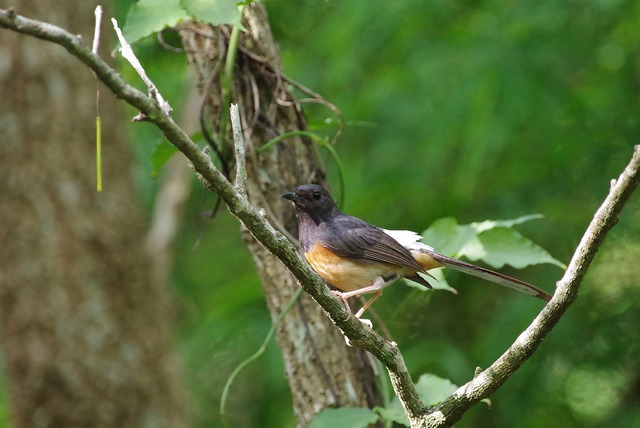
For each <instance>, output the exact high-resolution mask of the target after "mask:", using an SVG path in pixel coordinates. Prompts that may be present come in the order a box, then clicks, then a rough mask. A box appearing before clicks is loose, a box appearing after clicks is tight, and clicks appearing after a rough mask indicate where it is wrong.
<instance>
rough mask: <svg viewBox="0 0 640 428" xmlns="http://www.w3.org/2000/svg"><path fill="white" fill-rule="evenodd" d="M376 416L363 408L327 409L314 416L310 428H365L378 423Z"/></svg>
mask: <svg viewBox="0 0 640 428" xmlns="http://www.w3.org/2000/svg"><path fill="white" fill-rule="evenodd" d="M378 418H379V416H378V414H377V413H376V412H374V411H373V410H371V409H365V408H363V407H340V408H337V409H331V408H327V409H324V410H322V411H321V412H320V413H318V414H317V415H316V417H315V418H314V419H313V421H312V422H311V425H310V427H311V428H342V427H344V428H366V427H368V426H369V425H370V424H374V423H376V422H378Z"/></svg>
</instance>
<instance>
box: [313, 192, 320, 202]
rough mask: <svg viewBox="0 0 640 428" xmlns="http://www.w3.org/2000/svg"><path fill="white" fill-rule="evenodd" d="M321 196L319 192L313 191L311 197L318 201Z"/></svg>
mask: <svg viewBox="0 0 640 428" xmlns="http://www.w3.org/2000/svg"><path fill="white" fill-rule="evenodd" d="M321 197H322V195H321V194H320V192H313V199H315V200H316V201H319V200H320V198H321Z"/></svg>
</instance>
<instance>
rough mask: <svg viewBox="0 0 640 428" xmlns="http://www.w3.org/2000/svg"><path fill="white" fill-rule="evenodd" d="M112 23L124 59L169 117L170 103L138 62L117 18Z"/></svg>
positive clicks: (142, 118) (143, 118) (112, 19)
mask: <svg viewBox="0 0 640 428" xmlns="http://www.w3.org/2000/svg"><path fill="white" fill-rule="evenodd" d="M111 23H113V29H114V30H115V32H116V34H117V35H118V40H120V46H121V47H120V53H121V54H122V56H123V57H124V59H126V60H127V61H129V64H131V66H132V67H133V68H134V70H136V72H137V73H138V75H139V76H140V78H141V79H142V81H143V82H144V84H145V85H147V89H149V96H150V97H151V98H153V99H155V100H157V101H158V104H159V105H160V110H162V112H163V113H164V114H166V115H167V116H169V115H170V114H171V111H172V110H173V109H172V108H171V106H170V105H169V103H168V102H166V101H165V99H164V98H163V97H162V94H161V93H160V91H158V88H157V87H156V85H155V84H154V83H153V82H152V81H151V79H149V76H147V73H146V72H145V71H144V68H143V67H142V64H140V61H138V58H137V57H136V54H135V53H133V49H132V48H131V45H130V44H129V43H128V42H127V40H126V39H125V38H124V34H122V31H121V30H120V27H118V21H116V19H115V18H111ZM136 118H138V116H136ZM136 118H134V121H137V120H146V119H147V118H146V117H141V118H138V119H137V120H136Z"/></svg>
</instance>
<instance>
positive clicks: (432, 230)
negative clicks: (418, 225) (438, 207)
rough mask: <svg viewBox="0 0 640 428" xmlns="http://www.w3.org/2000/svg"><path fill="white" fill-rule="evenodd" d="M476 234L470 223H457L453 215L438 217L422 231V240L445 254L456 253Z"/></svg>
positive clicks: (451, 254)
mask: <svg viewBox="0 0 640 428" xmlns="http://www.w3.org/2000/svg"><path fill="white" fill-rule="evenodd" d="M476 235H477V232H476V231H475V230H474V229H473V227H471V225H459V224H458V222H457V221H456V219H455V218H453V217H444V218H441V219H438V220H436V221H434V222H433V223H431V226H429V228H428V229H427V230H425V231H424V232H422V237H423V238H424V242H426V243H427V244H428V245H431V246H432V247H433V248H434V249H435V250H436V251H437V252H439V253H442V254H444V255H447V256H453V255H455V254H457V253H458V251H460V248H462V247H463V246H464V245H465V244H466V243H467V242H469V241H470V240H471V239H473V238H474V237H475V236H476Z"/></svg>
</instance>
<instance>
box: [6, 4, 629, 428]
mask: <svg viewBox="0 0 640 428" xmlns="http://www.w3.org/2000/svg"><path fill="white" fill-rule="evenodd" d="M0 26H1V27H4V28H7V29H10V30H13V31H17V32H20V33H23V34H27V35H31V36H33V37H37V38H39V39H43V40H47V41H51V42H53V43H56V44H58V45H60V46H63V47H64V48H65V49H67V51H69V53H70V54H71V55H73V56H75V57H77V58H78V59H80V61H82V62H83V63H84V64H85V65H86V66H87V67H88V68H90V69H91V70H93V71H94V73H95V74H96V76H97V77H98V78H99V79H100V80H101V81H102V82H103V83H104V84H105V85H106V86H107V87H108V88H109V89H110V90H111V91H112V92H113V93H114V94H115V95H116V96H118V97H120V98H122V99H123V100H125V101H126V102H127V103H129V104H130V105H132V106H134V107H135V108H137V109H139V110H140V111H141V112H142V113H144V114H145V115H146V117H147V118H148V120H149V121H150V122H152V123H154V124H155V125H156V126H157V127H158V129H160V131H161V132H162V133H163V134H164V135H165V137H166V138H167V140H168V141H169V142H171V143H172V144H174V145H175V146H176V147H177V148H178V149H179V150H180V151H181V152H182V153H183V154H184V155H185V156H186V157H187V158H188V159H189V160H190V161H191V163H192V164H193V167H194V169H195V171H196V172H198V173H199V174H200V175H201V176H202V177H203V178H204V179H205V180H206V181H207V182H208V183H209V184H210V186H211V188H213V189H214V190H215V191H216V192H217V193H218V194H219V195H220V197H221V198H222V200H223V201H224V202H225V203H226V204H227V206H228V208H229V210H230V211H231V213H232V214H233V215H235V216H236V217H237V218H238V219H239V220H240V221H241V222H242V223H243V224H244V225H245V226H246V228H247V229H248V230H249V231H250V232H251V233H252V234H253V236H254V237H255V238H256V239H257V240H258V241H259V242H261V243H262V244H263V245H264V246H265V247H266V248H267V249H269V251H271V252H272V253H273V254H274V255H276V256H277V257H278V258H279V259H280V260H281V261H282V262H283V263H284V264H285V265H286V266H287V267H288V268H289V269H290V270H291V272H292V273H293V274H294V276H295V277H296V278H297V279H298V280H299V281H300V284H301V286H302V288H303V289H304V290H305V291H306V292H307V293H309V294H310V295H311V296H312V297H313V298H314V299H315V300H316V301H317V302H318V304H319V305H320V306H321V307H322V308H323V309H324V310H325V311H326V312H327V314H328V315H329V317H330V318H331V319H332V320H333V322H334V323H335V324H336V325H337V326H338V327H339V328H340V329H341V330H342V331H343V333H344V334H345V335H346V336H347V337H348V338H349V339H350V340H351V342H352V343H353V344H355V345H357V346H360V347H362V348H363V349H366V350H367V351H369V352H371V353H372V354H373V355H374V356H376V357H377V358H378V359H379V360H380V361H381V362H382V363H383V364H384V365H385V366H386V367H387V369H388V370H389V374H390V377H391V381H392V384H393V387H394V389H395V392H396V394H397V395H398V397H399V398H400V401H401V402H402V404H403V407H404V410H405V412H406V413H407V415H408V416H409V419H410V421H411V424H412V426H416V427H443V426H450V425H451V424H453V423H454V422H456V421H457V420H459V419H460V418H461V416H462V415H463V414H464V412H466V411H467V410H468V409H469V408H470V407H471V406H473V405H474V404H475V403H477V402H478V401H480V400H482V399H484V398H486V397H488V396H489V395H490V394H491V393H493V392H494V391H495V390H496V389H497V388H498V387H500V385H502V384H503V383H504V382H505V381H506V380H507V379H508V378H509V377H510V376H511V375H512V374H513V373H514V372H515V371H516V370H517V369H518V368H519V367H520V366H521V365H522V364H523V363H524V362H525V361H526V360H527V359H528V358H529V357H531V355H532V354H533V353H534V352H535V350H536V349H537V348H538V346H539V344H540V343H541V341H542V339H543V338H544V337H545V336H546V335H547V334H548V333H549V332H550V331H551V329H552V328H553V327H554V326H555V325H556V324H557V322H558V320H559V319H560V317H561V316H562V315H563V314H564V312H565V311H566V309H567V308H568V307H569V306H570V305H571V303H572V302H573V301H574V300H575V298H576V296H577V292H578V288H579V286H580V283H581V281H582V278H583V277H584V275H585V273H586V271H587V270H588V268H589V266H590V263H591V261H592V260H593V257H594V256H595V253H596V251H597V249H598V248H599V246H600V245H601V243H602V241H603V240H604V237H605V236H606V233H607V232H608V231H609V229H610V228H611V227H612V226H613V225H614V224H615V222H616V220H617V217H618V215H619V214H620V211H621V210H622V208H623V206H624V204H625V203H626V201H627V200H628V198H629V196H630V195H631V193H632V192H633V191H634V190H635V188H636V187H637V185H638V182H639V181H640V173H639V171H640V146H636V147H635V150H634V155H633V158H632V160H631V162H630V164H629V166H627V168H626V169H625V171H624V172H623V174H622V175H621V176H620V178H619V179H618V180H617V182H616V183H615V185H614V186H612V189H611V191H610V193H609V196H608V197H607V199H606V200H605V201H604V203H603V205H602V206H601V208H600V209H599V210H598V212H597V213H596V215H595V217H594V219H593V221H592V222H591V225H590V226H589V228H588V230H587V232H586V233H585V235H584V237H583V239H582V241H581V243H580V245H579V246H578V249H577V250H576V253H575V255H574V257H573V259H572V261H571V263H570V265H569V267H568V269H567V272H566V274H565V275H564V277H563V278H562V279H561V280H560V281H559V282H558V288H557V291H556V293H555V295H554V298H553V299H552V300H551V302H549V304H547V306H545V308H544V309H543V310H542V311H541V312H540V314H539V315H538V316H537V317H536V319H535V320H534V321H533V322H532V324H531V325H530V326H529V327H528V328H527V329H526V330H525V331H524V332H523V333H522V334H521V335H520V336H519V337H518V339H517V340H516V341H515V342H514V344H513V345H512V346H511V347H510V348H509V349H508V350H507V351H506V352H505V353H504V354H503V355H502V356H501V357H500V358H499V359H498V360H497V361H496V362H495V363H493V364H492V365H491V366H490V367H489V368H487V369H486V370H484V371H482V372H481V373H480V374H479V375H477V376H476V377H475V378H474V379H473V380H471V381H470V382H468V383H467V384H466V385H464V386H462V387H461V388H459V389H458V391H456V392H455V393H454V394H453V395H452V396H451V397H449V398H448V399H447V400H445V401H444V402H443V403H441V404H440V405H438V406H437V407H434V408H431V409H424V406H423V404H422V403H421V401H420V399H419V397H418V394H417V393H416V390H415V388H414V386H413V383H412V381H411V377H410V376H409V373H408V370H407V367H406V366H405V363H404V360H403V358H402V355H401V353H400V351H399V349H398V347H397V346H396V344H395V343H392V342H388V341H386V340H385V339H384V338H382V337H381V336H380V335H378V334H377V333H375V332H374V331H369V330H367V329H366V328H365V327H364V326H363V325H362V323H360V322H359V321H358V320H356V319H355V318H354V317H353V316H352V315H351V314H350V313H349V312H347V311H346V310H345V309H344V307H343V305H342V304H341V302H340V300H339V299H338V298H337V297H336V296H335V295H334V294H333V293H330V292H329V291H328V288H327V287H326V285H325V284H324V282H323V281H322V280H321V279H320V278H319V277H318V276H317V275H316V274H315V272H313V271H312V270H311V268H310V267H309V266H308V264H306V263H305V262H304V261H303V260H302V259H301V257H300V255H299V253H298V251H297V249H296V248H295V247H294V246H293V245H292V244H291V243H290V242H289V241H288V240H287V238H286V237H284V236H283V235H282V234H280V233H279V232H277V231H276V230H275V229H274V228H273V227H272V226H271V225H270V224H269V223H268V222H267V221H266V220H265V219H264V217H263V216H262V215H260V213H259V212H258V211H257V210H256V209H255V208H254V207H253V206H252V205H251V204H249V202H248V201H247V199H246V197H245V196H244V195H242V194H241V193H239V192H238V190H237V189H236V188H235V187H234V186H233V185H232V184H231V183H230V182H229V181H228V180H227V179H226V178H225V177H224V175H223V174H222V173H221V172H220V171H219V170H218V169H217V168H216V167H215V166H214V165H213V164H212V163H211V160H210V159H209V158H208V156H206V154H204V153H202V152H201V151H200V149H199V148H198V146H197V145H196V144H195V143H194V142H193V141H191V139H190V138H189V137H188V135H187V134H186V133H185V132H184V131H183V130H182V129H181V128H180V127H178V126H177V125H176V124H175V122H174V121H173V119H172V118H171V117H170V116H169V115H166V114H163V113H162V111H161V109H160V107H159V106H158V104H157V102H156V101H155V100H153V99H151V98H150V97H148V96H147V95H145V94H144V93H142V92H141V91H139V90H137V89H135V88H134V87H132V86H131V85H129V84H128V83H127V82H126V81H124V79H123V78H122V77H121V76H120V75H119V74H118V73H117V72H116V71H115V70H113V69H112V68H111V67H109V65H108V64H106V63H105V62H104V61H103V60H102V59H101V58H100V57H99V56H97V55H95V54H93V53H92V52H91V49H90V48H88V47H87V46H85V45H84V44H83V42H82V40H81V39H80V38H79V37H77V36H74V35H73V34H71V33H69V32H67V31H65V30H63V29H61V28H59V27H56V26H53V25H51V24H47V23H44V22H40V21H35V20H31V19H28V18H25V17H22V16H19V15H17V14H16V13H15V12H14V11H13V10H11V9H9V10H3V9H0Z"/></svg>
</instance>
